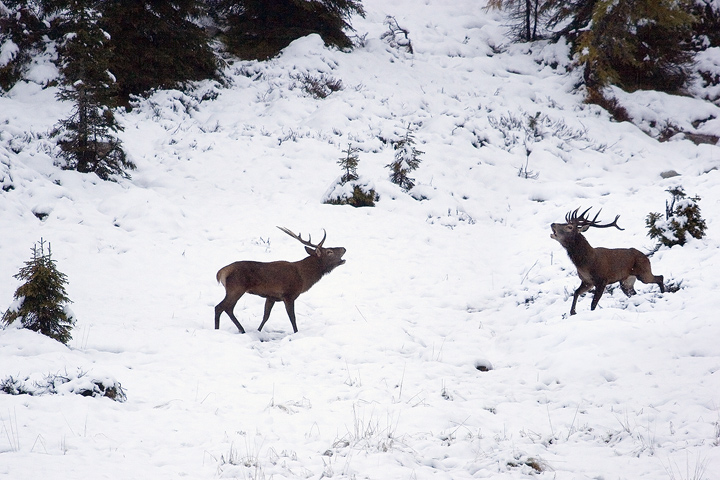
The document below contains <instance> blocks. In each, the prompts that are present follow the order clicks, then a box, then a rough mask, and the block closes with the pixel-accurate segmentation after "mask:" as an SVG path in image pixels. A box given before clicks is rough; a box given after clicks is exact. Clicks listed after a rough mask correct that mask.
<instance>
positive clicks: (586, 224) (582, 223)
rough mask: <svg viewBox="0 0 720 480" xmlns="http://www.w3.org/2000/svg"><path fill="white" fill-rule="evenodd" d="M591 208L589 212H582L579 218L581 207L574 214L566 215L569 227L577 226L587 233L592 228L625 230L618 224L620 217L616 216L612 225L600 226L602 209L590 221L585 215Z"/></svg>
mask: <svg viewBox="0 0 720 480" xmlns="http://www.w3.org/2000/svg"><path fill="white" fill-rule="evenodd" d="M591 208H592V207H590V208H588V209H587V210H585V211H584V212H582V213H581V214H580V216H579V217H578V214H577V213H578V211H579V210H580V208H579V207H578V208H576V209H575V210H574V211H572V212H568V213H567V215H565V222H566V223H568V224H569V225H575V226H576V227H579V228H583V230H582V231H585V230H587V229H588V228H590V227H595V228H607V227H615V228H617V229H618V230H625V229H624V228H620V227H619V226H618V224H617V221H618V218H620V215H616V216H615V220H613V221H612V222H611V223H607V224H605V225H600V224H599V223H598V221H597V218H598V217H599V216H600V212H602V208H601V209H600V210H598V212H597V213H596V214H595V216H594V217H593V219H592V220H590V219H589V218H587V217H586V216H585V215H587V213H588V212H589V211H590V209H591Z"/></svg>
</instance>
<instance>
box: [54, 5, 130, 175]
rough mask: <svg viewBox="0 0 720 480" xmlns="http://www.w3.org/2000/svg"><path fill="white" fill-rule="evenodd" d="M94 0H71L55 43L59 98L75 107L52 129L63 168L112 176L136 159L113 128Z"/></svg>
mask: <svg viewBox="0 0 720 480" xmlns="http://www.w3.org/2000/svg"><path fill="white" fill-rule="evenodd" d="M96 1H97V0H70V1H69V7H68V10H67V11H66V12H65V21H64V25H63V26H64V29H65V31H66V34H65V37H64V40H63V42H62V43H61V45H60V47H59V48H58V64H59V68H60V72H61V73H62V80H61V85H60V91H59V93H58V98H59V99H60V100H68V101H72V102H74V104H75V108H74V110H73V112H72V114H71V115H70V117H69V118H67V119H65V120H62V121H60V123H59V126H58V128H57V130H56V131H55V135H56V136H57V135H59V139H58V145H59V146H60V150H61V153H60V156H61V157H62V158H63V159H64V160H65V165H64V166H63V168H66V169H74V170H77V171H78V172H82V173H91V172H94V173H95V174H97V175H98V176H99V177H100V178H102V179H103V180H110V179H111V177H112V176H113V175H120V176H122V177H128V176H129V175H128V174H127V170H129V169H133V168H135V165H134V164H133V163H132V162H131V161H130V160H128V158H127V156H126V155H125V151H124V150H123V149H122V145H121V142H120V139H119V138H118V137H117V136H116V135H115V134H114V133H115V132H117V131H119V130H122V127H121V126H120V125H119V124H118V123H117V121H116V120H115V116H114V114H113V112H112V107H113V106H115V102H116V100H117V89H116V85H115V79H114V77H113V76H112V74H111V73H110V71H109V65H110V44H109V42H110V39H109V36H108V34H107V33H106V32H105V31H104V30H102V29H101V28H100V26H99V23H98V22H99V19H100V17H101V15H100V13H99V12H98V11H97V10H95V9H93V8H92V5H93V4H94V3H96Z"/></svg>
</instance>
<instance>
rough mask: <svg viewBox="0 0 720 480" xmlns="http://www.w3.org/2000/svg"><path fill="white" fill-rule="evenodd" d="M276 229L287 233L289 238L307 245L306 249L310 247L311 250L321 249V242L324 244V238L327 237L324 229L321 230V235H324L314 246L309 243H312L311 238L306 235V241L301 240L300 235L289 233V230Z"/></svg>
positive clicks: (283, 228)
mask: <svg viewBox="0 0 720 480" xmlns="http://www.w3.org/2000/svg"><path fill="white" fill-rule="evenodd" d="M277 228H279V229H280V230H282V231H283V232H285V233H287V234H288V235H290V236H291V237H293V238H294V239H295V240H297V241H298V242H300V243H302V244H303V245H307V246H308V247H312V248H321V247H322V244H323V242H325V238H326V237H327V232H326V231H325V229H324V228H323V233H324V235H323V239H322V240H320V243H318V244H317V245H315V244H313V243H311V242H312V237H311V236H310V235H309V234H308V239H307V240H303V239H302V237H301V236H302V234H298V235H295V234H294V233H293V232H291V231H290V230H288V229H287V228H285V227H277Z"/></svg>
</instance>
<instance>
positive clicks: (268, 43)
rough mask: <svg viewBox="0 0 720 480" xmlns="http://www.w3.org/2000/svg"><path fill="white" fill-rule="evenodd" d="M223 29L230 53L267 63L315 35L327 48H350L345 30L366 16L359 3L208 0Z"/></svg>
mask: <svg viewBox="0 0 720 480" xmlns="http://www.w3.org/2000/svg"><path fill="white" fill-rule="evenodd" d="M208 3H209V5H210V7H211V9H212V11H213V13H214V15H215V17H216V18H217V19H218V22H219V23H220V25H221V26H222V27H223V30H224V34H223V39H224V42H225V44H226V46H227V48H228V50H229V51H230V52H232V53H234V54H236V55H238V56H239V57H241V58H244V59H248V60H266V59H268V58H271V57H273V56H275V55H277V54H278V53H279V52H280V50H282V49H283V48H285V47H287V46H288V45H289V44H290V42H292V41H293V40H297V39H298V38H301V37H304V36H306V35H309V34H311V33H317V34H319V35H320V36H321V37H322V39H323V41H324V42H325V44H326V45H332V46H335V47H338V48H350V47H351V46H352V41H351V40H350V38H349V37H348V36H347V34H346V33H345V32H344V30H352V27H351V25H350V16H351V15H353V14H357V15H360V16H364V15H365V11H364V9H363V7H362V4H361V3H360V1H359V0H208Z"/></svg>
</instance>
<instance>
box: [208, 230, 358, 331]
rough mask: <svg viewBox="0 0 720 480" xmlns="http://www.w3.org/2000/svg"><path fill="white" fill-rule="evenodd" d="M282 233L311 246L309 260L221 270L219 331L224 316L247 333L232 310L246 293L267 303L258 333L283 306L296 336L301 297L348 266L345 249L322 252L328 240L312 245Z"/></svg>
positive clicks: (248, 263)
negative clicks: (297, 305) (275, 309)
mask: <svg viewBox="0 0 720 480" xmlns="http://www.w3.org/2000/svg"><path fill="white" fill-rule="evenodd" d="M282 230H283V231H284V232H286V233H288V234H289V235H291V236H293V237H294V238H296V239H298V240H299V241H301V242H302V243H303V244H305V245H308V246H306V247H305V250H306V251H307V253H308V255H309V256H308V257H307V258H305V259H303V260H300V261H298V262H285V261H278V262H267V263H266V262H253V261H242V262H235V263H231V264H230V265H227V266H225V267H223V268H221V269H220V270H219V271H218V272H217V276H216V278H217V281H218V282H219V283H221V284H222V285H223V286H224V287H225V298H224V299H223V301H222V302H220V303H219V304H217V306H216V307H215V329H218V328H220V315H221V314H222V312H225V313H227V314H228V316H229V317H230V320H232V321H233V323H234V324H235V326H236V327H237V328H238V330H240V333H245V330H244V329H243V327H242V325H240V322H239V321H238V320H237V318H235V315H234V313H233V309H234V308H235V304H237V302H238V300H239V299H240V297H242V296H243V295H244V294H245V293H250V294H252V295H258V296H260V297H263V298H264V299H265V313H264V314H263V319H262V323H260V327H259V328H258V331H260V330H262V328H263V326H265V322H267V320H268V317H270V311H271V310H272V307H273V305H274V304H275V302H283V303H285V310H286V311H287V314H288V317H289V318H290V323H291V324H292V327H293V331H294V332H295V333H297V331H298V329H297V324H296V323H295V299H297V298H298V296H300V294H301V293H304V292H307V291H308V290H309V289H310V287H312V286H313V285H315V284H316V283H317V282H318V281H319V280H320V279H321V278H322V277H323V275H325V274H327V273H330V272H331V271H332V270H333V269H334V268H335V267H337V266H338V265H342V264H343V263H345V260H343V259H342V256H343V255H344V254H345V249H344V248H343V247H335V248H323V247H322V244H323V241H324V240H325V238H323V240H322V241H321V242H320V243H319V244H318V245H313V244H311V243H310V242H309V241H307V242H305V241H304V240H302V239H301V238H300V237H298V236H296V235H294V234H292V232H289V231H288V230H285V229H282Z"/></svg>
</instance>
